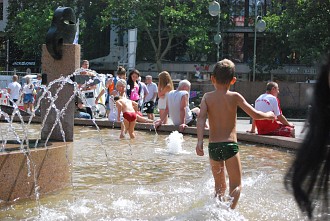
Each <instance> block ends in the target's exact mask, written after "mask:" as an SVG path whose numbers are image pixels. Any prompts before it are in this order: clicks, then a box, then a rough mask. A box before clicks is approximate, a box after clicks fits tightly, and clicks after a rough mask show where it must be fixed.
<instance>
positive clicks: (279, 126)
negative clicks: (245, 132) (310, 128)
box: [252, 82, 295, 137]
mask: <svg viewBox="0 0 330 221" xmlns="http://www.w3.org/2000/svg"><path fill="white" fill-rule="evenodd" d="M279 93H280V89H279V86H278V84H277V83H276V82H269V83H268V84H267V86H266V93H264V94H262V95H260V96H259V97H258V98H257V100H256V101H255V108H256V109H257V110H259V111H262V112H268V111H272V112H274V114H275V116H276V118H277V120H275V121H272V120H255V122H253V123H254V124H255V126H256V127H257V130H258V134H260V135H275V136H284V137H295V129H294V125H293V124H292V123H289V122H288V120H287V119H286V118H285V116H284V115H283V114H282V110H281V107H280V100H279V99H278V97H277V96H278V94H279ZM252 127H253V126H252Z"/></svg>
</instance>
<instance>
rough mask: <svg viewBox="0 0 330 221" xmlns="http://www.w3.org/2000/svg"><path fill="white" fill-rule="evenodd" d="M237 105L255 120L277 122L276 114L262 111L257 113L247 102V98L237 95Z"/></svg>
mask: <svg viewBox="0 0 330 221" xmlns="http://www.w3.org/2000/svg"><path fill="white" fill-rule="evenodd" d="M237 105H238V106H239V107H240V108H242V110H243V111H244V112H245V113H247V114H248V115H249V116H250V117H252V118H253V119H255V120H262V119H268V120H275V118H276V117H275V114H274V113H273V112H272V111H269V112H266V113H264V112H262V111H257V110H256V109H254V108H253V107H252V106H251V105H250V104H249V103H248V102H246V100H245V98H244V97H243V96H242V95H240V94H239V93H237Z"/></svg>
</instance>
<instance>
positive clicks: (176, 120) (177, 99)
mask: <svg viewBox="0 0 330 221" xmlns="http://www.w3.org/2000/svg"><path fill="white" fill-rule="evenodd" d="M185 95H188V97H189V93H188V91H178V90H173V91H170V92H169V93H168V95H167V104H168V111H169V115H170V118H171V120H172V121H173V124H174V125H176V126H179V125H180V124H181V121H180V106H181V105H180V103H181V99H182V97H183V96H185ZM185 111H186V122H185V124H188V123H189V122H190V121H191V120H192V118H193V116H192V112H191V110H190V108H189V105H187V106H186V107H185Z"/></svg>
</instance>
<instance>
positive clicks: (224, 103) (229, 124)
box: [201, 90, 240, 142]
mask: <svg viewBox="0 0 330 221" xmlns="http://www.w3.org/2000/svg"><path fill="white" fill-rule="evenodd" d="M239 99H240V95H239V94H238V93H236V92H231V91H228V90H215V91H212V92H209V93H206V94H205V95H204V98H203V100H205V104H206V105H205V107H206V109H207V115H208V119H209V126H210V130H209V142H227V141H230V142H237V136H236V114H237V106H238V100H239ZM202 102H203V101H202ZM203 107H204V105H202V107H201V112H202V111H204V110H202V108H203Z"/></svg>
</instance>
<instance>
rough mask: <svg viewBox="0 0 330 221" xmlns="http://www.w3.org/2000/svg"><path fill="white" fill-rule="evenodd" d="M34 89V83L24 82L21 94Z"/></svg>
mask: <svg viewBox="0 0 330 221" xmlns="http://www.w3.org/2000/svg"><path fill="white" fill-rule="evenodd" d="M33 89H34V85H33V84H32V83H31V84H24V86H23V94H32V93H33Z"/></svg>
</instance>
